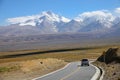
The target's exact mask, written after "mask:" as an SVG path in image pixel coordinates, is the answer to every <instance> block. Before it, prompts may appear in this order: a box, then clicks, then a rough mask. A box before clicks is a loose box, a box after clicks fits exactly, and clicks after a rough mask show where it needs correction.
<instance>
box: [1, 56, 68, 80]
mask: <svg viewBox="0 0 120 80" xmlns="http://www.w3.org/2000/svg"><path fill="white" fill-rule="evenodd" d="M66 64H67V63H66V62H64V61H63V60H59V59H53V58H48V59H35V60H27V61H21V62H20V61H19V62H8V63H2V64H1V65H0V69H2V70H1V72H0V80H31V79H33V78H35V77H38V76H41V75H43V74H46V73H49V72H51V71H54V70H56V69H59V68H61V67H63V66H65V65H66ZM14 66H16V67H17V69H16V67H14ZM8 67H9V68H8ZM11 69H12V70H11Z"/></svg>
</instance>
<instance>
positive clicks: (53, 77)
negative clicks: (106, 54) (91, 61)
mask: <svg viewBox="0 0 120 80" xmlns="http://www.w3.org/2000/svg"><path fill="white" fill-rule="evenodd" d="M78 65H80V62H72V63H70V64H69V65H68V66H66V67H65V68H63V69H61V70H58V71H56V72H54V73H51V74H48V75H45V76H42V77H39V78H35V79H33V80H91V78H92V77H93V75H94V74H95V72H96V69H95V67H93V66H91V65H90V66H86V67H85V66H84V67H81V66H78Z"/></svg>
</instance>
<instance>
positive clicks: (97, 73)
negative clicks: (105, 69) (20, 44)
mask: <svg viewBox="0 0 120 80" xmlns="http://www.w3.org/2000/svg"><path fill="white" fill-rule="evenodd" d="M91 66H93V67H95V69H96V73H95V74H94V76H93V77H92V78H91V79H90V80H97V79H98V77H99V76H100V70H99V69H98V68H97V67H96V66H94V65H92V64H91Z"/></svg>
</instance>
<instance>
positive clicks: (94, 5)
mask: <svg viewBox="0 0 120 80" xmlns="http://www.w3.org/2000/svg"><path fill="white" fill-rule="evenodd" d="M118 7H120V0H0V25H5V24H6V22H5V21H6V19H7V18H13V17H20V16H28V15H34V14H39V13H41V12H42V11H53V12H54V13H57V14H59V15H62V16H65V17H67V18H73V17H76V16H77V15H78V14H80V13H83V12H87V11H96V10H110V11H111V10H113V9H115V8H118Z"/></svg>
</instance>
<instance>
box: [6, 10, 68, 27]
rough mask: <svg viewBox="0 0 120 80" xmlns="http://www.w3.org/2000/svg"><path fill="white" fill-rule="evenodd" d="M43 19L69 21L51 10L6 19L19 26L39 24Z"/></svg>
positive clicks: (53, 21)
mask: <svg viewBox="0 0 120 80" xmlns="http://www.w3.org/2000/svg"><path fill="white" fill-rule="evenodd" d="M44 20H48V21H50V22H52V23H56V22H69V21H70V19H68V18H65V17H63V16H59V15H57V14H55V13H53V12H51V11H44V12H42V13H41V14H38V15H32V16H24V17H16V18H10V19H8V22H10V23H12V24H19V25H20V26H25V25H31V26H36V24H40V23H41V22H42V21H44Z"/></svg>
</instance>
